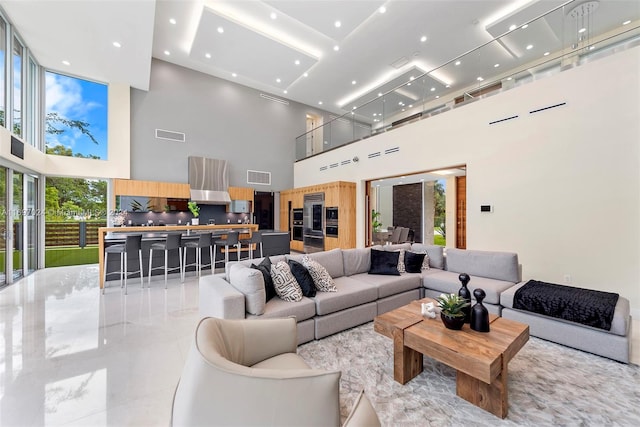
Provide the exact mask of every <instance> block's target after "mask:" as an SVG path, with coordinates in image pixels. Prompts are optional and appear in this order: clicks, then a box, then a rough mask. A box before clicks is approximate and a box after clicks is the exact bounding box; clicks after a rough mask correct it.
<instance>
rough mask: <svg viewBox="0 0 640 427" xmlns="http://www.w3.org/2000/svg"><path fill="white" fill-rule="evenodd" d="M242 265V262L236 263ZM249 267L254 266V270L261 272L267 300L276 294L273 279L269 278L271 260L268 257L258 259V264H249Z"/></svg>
mask: <svg viewBox="0 0 640 427" xmlns="http://www.w3.org/2000/svg"><path fill="white" fill-rule="evenodd" d="M237 265H243V264H237ZM251 268H255V269H256V270H258V271H260V273H262V277H263V278H264V290H265V292H266V294H267V301H269V300H270V299H271V298H273V297H275V296H276V289H275V288H274V287H273V279H272V278H271V260H270V259H269V257H265V258H263V260H262V261H260V264H258V265H255V264H251Z"/></svg>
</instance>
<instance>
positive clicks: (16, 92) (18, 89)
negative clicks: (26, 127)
mask: <svg viewBox="0 0 640 427" xmlns="http://www.w3.org/2000/svg"><path fill="white" fill-rule="evenodd" d="M23 58H24V47H23V46H22V43H20V40H18V38H17V37H14V38H13V129H12V131H13V133H14V134H15V135H17V136H22V59H23Z"/></svg>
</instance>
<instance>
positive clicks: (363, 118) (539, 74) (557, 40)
mask: <svg viewBox="0 0 640 427" xmlns="http://www.w3.org/2000/svg"><path fill="white" fill-rule="evenodd" d="M541 3H542V2H541ZM527 11H529V13H525V12H527ZM521 12H522V13H516V14H514V15H510V16H508V17H505V18H503V19H501V20H498V21H496V22H493V23H491V24H489V25H487V26H486V27H485V29H486V31H488V32H489V33H490V34H491V35H492V36H494V37H495V38H494V39H492V40H491V41H489V42H487V43H485V44H483V45H481V46H479V47H477V48H475V49H473V50H471V51H469V52H466V53H464V54H462V55H459V56H457V57H455V58H453V59H451V60H450V61H447V62H446V63H444V64H442V65H440V66H438V67H436V68H433V69H431V70H428V71H424V70H421V69H419V68H418V67H417V66H413V67H410V68H409V69H407V70H406V71H405V72H403V73H402V74H401V75H400V76H398V77H396V78H395V79H394V80H392V81H389V82H387V83H385V84H384V85H382V86H380V87H379V88H376V89H375V90H373V91H371V92H370V93H369V94H367V95H364V96H362V97H360V98H359V99H357V100H355V101H352V102H350V103H348V104H347V105H344V106H343V107H342V108H343V110H345V113H344V114H342V115H341V116H339V117H335V116H331V117H332V119H331V120H330V121H328V122H326V123H324V124H323V125H322V126H319V127H317V128H315V129H312V130H310V131H309V132H306V133H304V134H302V135H300V136H299V137H297V138H296V160H302V159H305V158H307V157H310V156H313V155H316V154H319V153H322V152H326V151H328V150H331V149H334V148H337V147H340V146H343V145H345V144H348V143H351V142H355V141H359V140H361V139H364V138H368V137H370V136H373V135H376V134H379V133H382V132H386V131H389V130H392V129H395V128H396V127H398V126H401V125H404V124H407V123H410V122H414V121H417V120H421V119H424V118H427V117H431V116H434V115H436V114H440V113H443V112H446V111H449V110H451V109H454V108H458V107H460V106H464V105H467V104H469V103H471V102H474V101H477V100H479V99H482V98H484V97H487V96H490V95H493V94H496V93H500V92H501V91H504V90H508V89H512V88H514V87H517V86H520V85H522V84H526V83H529V82H531V81H534V80H538V79H540V78H544V77H548V76H551V75H554V74H556V73H558V72H561V71H564V70H566V69H569V68H573V67H575V66H579V65H582V64H584V63H587V62H589V61H591V60H593V59H597V58H600V57H603V56H608V55H611V54H613V53H615V52H618V51H621V50H625V49H628V48H630V47H634V46H638V45H640V1H625V0H623V1H613V0H600V1H595V0H592V1H586V2H585V1H580V0H571V1H568V2H567V3H565V4H563V5H561V6H559V7H557V8H555V9H553V10H551V11H549V12H546V13H544V14H543V15H540V16H537V17H535V18H533V19H530V18H529V17H530V14H531V11H530V9H525V11H524V12H523V11H521ZM527 15H529V17H527ZM518 20H520V22H518ZM621 72H624V70H621Z"/></svg>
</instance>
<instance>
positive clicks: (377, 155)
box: [367, 151, 380, 159]
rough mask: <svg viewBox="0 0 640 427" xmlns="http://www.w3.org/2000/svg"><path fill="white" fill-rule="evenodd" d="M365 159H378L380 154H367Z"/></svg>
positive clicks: (377, 152)
mask: <svg viewBox="0 0 640 427" xmlns="http://www.w3.org/2000/svg"><path fill="white" fill-rule="evenodd" d="M367 157H368V158H370V159H373V158H374V157H380V152H379V151H376V152H375V153H369V155H368V156H367Z"/></svg>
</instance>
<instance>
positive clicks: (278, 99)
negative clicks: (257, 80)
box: [260, 93, 289, 105]
mask: <svg viewBox="0 0 640 427" xmlns="http://www.w3.org/2000/svg"><path fill="white" fill-rule="evenodd" d="M260 98H264V99H268V100H269V101H273V102H279V103H280V104H284V105H289V101H287V100H286V99H280V98H276V97H275V96H271V95H266V94H264V93H261V94H260Z"/></svg>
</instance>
